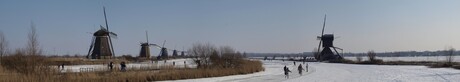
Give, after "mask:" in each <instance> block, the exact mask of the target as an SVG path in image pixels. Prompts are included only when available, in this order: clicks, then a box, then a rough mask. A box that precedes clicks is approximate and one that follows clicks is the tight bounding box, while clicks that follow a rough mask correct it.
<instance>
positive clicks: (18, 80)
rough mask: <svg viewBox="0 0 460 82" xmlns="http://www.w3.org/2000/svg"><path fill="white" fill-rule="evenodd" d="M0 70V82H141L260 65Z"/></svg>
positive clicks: (246, 62)
mask: <svg viewBox="0 0 460 82" xmlns="http://www.w3.org/2000/svg"><path fill="white" fill-rule="evenodd" d="M3 68H5V67H3V66H0V82H127V81H129V82H145V81H160V80H178V79H194V78H205V77H219V76H228V75H237V74H249V73H254V72H259V71H263V70H264V68H263V67H262V63H261V62H260V61H251V60H242V64H241V67H239V68H201V69H179V68H172V67H162V68H161V70H128V71H126V72H118V71H103V72H81V73H59V72H50V73H44V72H37V71H34V72H36V74H25V73H20V72H16V71H12V70H6V69H3Z"/></svg>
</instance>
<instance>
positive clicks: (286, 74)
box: [284, 61, 308, 78]
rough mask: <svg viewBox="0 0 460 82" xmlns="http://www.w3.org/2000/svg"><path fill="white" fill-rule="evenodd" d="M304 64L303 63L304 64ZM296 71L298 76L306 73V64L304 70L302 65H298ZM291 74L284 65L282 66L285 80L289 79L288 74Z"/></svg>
mask: <svg viewBox="0 0 460 82" xmlns="http://www.w3.org/2000/svg"><path fill="white" fill-rule="evenodd" d="M304 64H305V63H304ZM295 65H296V64H295V61H294V66H295ZM297 70H298V72H299V74H300V75H302V73H303V71H304V70H305V71H306V72H308V63H307V64H305V69H304V68H303V66H302V64H299V66H298V67H297ZM290 72H291V70H289V68H288V67H287V66H286V65H285V66H284V75H285V76H284V77H285V78H289V73H290Z"/></svg>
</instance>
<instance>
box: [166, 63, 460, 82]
mask: <svg viewBox="0 0 460 82" xmlns="http://www.w3.org/2000/svg"><path fill="white" fill-rule="evenodd" d="M263 63H264V67H265V71H263V72H258V73H253V74H246V75H233V76H224V77H213V78H200V79H187V80H171V81H163V82H456V81H460V78H458V77H460V70H455V69H451V68H427V67H425V66H407V65H406V66H390V65H354V64H334V63H320V62H309V63H308V64H309V66H310V68H309V72H308V73H304V74H303V75H302V76H301V75H299V74H298V71H297V69H296V67H297V66H294V65H293V62H292V61H285V62H282V61H263ZM299 63H301V62H298V64H299ZM298 64H297V65H298ZM285 65H286V66H288V67H289V69H290V70H291V71H292V73H291V74H290V75H291V77H290V78H289V79H286V78H284V74H283V67H284V66H285ZM302 65H303V64H302Z"/></svg>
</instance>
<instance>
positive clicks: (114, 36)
mask: <svg viewBox="0 0 460 82" xmlns="http://www.w3.org/2000/svg"><path fill="white" fill-rule="evenodd" d="M109 36H111V37H112V38H115V39H117V38H118V37H117V34H115V33H113V32H109Z"/></svg>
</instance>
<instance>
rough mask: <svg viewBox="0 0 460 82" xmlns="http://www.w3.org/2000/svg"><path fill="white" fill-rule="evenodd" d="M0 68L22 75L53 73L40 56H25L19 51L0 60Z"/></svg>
mask: <svg viewBox="0 0 460 82" xmlns="http://www.w3.org/2000/svg"><path fill="white" fill-rule="evenodd" d="M1 65H2V67H4V68H6V69H7V70H12V71H16V72H18V73H22V74H26V75H28V74H44V73H45V74H48V73H53V72H54V71H53V69H52V68H51V67H50V66H49V65H48V64H47V62H46V61H45V57H43V56H41V55H27V54H25V53H24V52H23V51H21V50H17V51H16V52H15V53H14V54H12V55H9V56H5V57H4V58H3V59H2V60H1Z"/></svg>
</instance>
